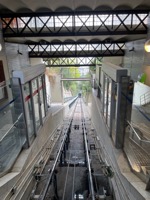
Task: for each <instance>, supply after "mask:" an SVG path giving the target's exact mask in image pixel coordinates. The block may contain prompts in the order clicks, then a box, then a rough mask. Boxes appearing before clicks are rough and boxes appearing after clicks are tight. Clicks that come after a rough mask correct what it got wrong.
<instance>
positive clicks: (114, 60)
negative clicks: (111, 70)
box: [103, 56, 123, 67]
mask: <svg viewBox="0 0 150 200" xmlns="http://www.w3.org/2000/svg"><path fill="white" fill-rule="evenodd" d="M103 62H109V63H112V64H114V65H118V66H120V67H121V66H122V63H123V56H115V57H103Z"/></svg>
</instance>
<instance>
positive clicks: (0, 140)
mask: <svg viewBox="0 0 150 200" xmlns="http://www.w3.org/2000/svg"><path fill="white" fill-rule="evenodd" d="M22 115H23V113H21V114H20V115H19V117H18V119H17V120H16V121H15V123H14V124H13V125H12V126H11V127H10V128H9V130H8V131H7V132H6V133H5V134H4V135H3V137H2V138H1V139H0V142H2V140H3V139H4V138H5V137H6V136H7V135H8V133H9V132H10V130H11V129H12V128H13V127H14V126H15V125H16V124H17V123H18V121H19V119H20V118H21V117H22Z"/></svg>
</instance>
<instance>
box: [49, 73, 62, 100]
mask: <svg viewBox="0 0 150 200" xmlns="http://www.w3.org/2000/svg"><path fill="white" fill-rule="evenodd" d="M50 86H51V89H50V90H51V101H52V102H53V103H61V102H62V85H61V77H60V75H56V76H55V77H54V81H53V83H51V84H50Z"/></svg>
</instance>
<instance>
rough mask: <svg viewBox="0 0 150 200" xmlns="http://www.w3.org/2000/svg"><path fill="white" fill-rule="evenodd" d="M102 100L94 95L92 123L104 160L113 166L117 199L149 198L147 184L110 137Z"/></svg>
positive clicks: (135, 199) (142, 199)
mask: <svg viewBox="0 0 150 200" xmlns="http://www.w3.org/2000/svg"><path fill="white" fill-rule="evenodd" d="M100 107H101V104H100V101H99V99H97V97H95V96H94V94H93V96H92V106H91V108H92V109H91V113H92V123H93V125H94V128H95V130H96V133H97V136H98V137H99V145H100V151H101V154H102V157H103V160H104V161H105V162H106V163H107V164H108V165H110V166H111V167H112V169H113V171H114V177H113V178H112V179H111V182H112V184H113V188H114V191H115V195H116V200H145V199H146V200H148V199H150V193H149V192H146V191H145V187H146V185H145V184H144V183H143V182H142V181H141V180H140V179H139V178H138V177H136V176H135V175H134V174H133V173H132V172H131V170H130V168H129V165H128V162H127V160H126V157H125V156H124V153H123V151H122V150H117V149H115V147H114V144H113V142H112V139H111V138H110V137H109V134H108V128H107V126H106V125H105V122H104V119H103V117H102V114H101V111H100Z"/></svg>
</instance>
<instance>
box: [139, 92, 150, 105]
mask: <svg viewBox="0 0 150 200" xmlns="http://www.w3.org/2000/svg"><path fill="white" fill-rule="evenodd" d="M149 102H150V92H149V91H148V92H146V93H144V94H142V95H141V96H140V104H141V105H142V103H144V104H146V103H149Z"/></svg>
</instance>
